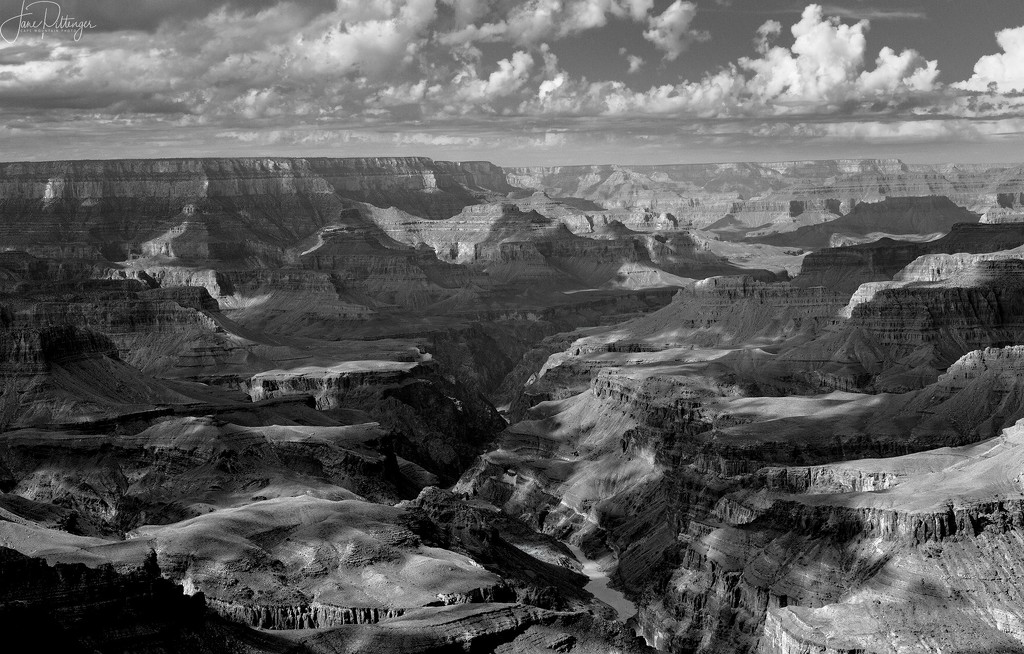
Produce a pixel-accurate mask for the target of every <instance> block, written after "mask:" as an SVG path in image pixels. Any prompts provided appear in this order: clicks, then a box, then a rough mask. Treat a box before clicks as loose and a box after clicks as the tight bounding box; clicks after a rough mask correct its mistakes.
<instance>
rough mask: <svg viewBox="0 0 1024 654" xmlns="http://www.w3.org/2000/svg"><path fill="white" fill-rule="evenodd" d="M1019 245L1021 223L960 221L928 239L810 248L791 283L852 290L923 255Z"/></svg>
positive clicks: (890, 275) (1022, 240)
mask: <svg viewBox="0 0 1024 654" xmlns="http://www.w3.org/2000/svg"><path fill="white" fill-rule="evenodd" d="M1021 245H1024V227H1022V225H1021V224H1017V223H1014V224H1001V225H987V224H979V225H971V224H964V223H960V224H957V225H954V226H953V229H952V230H951V231H950V233H949V234H947V235H946V236H943V237H942V238H940V239H937V240H934V241H929V242H927V243H912V242H906V241H896V240H893V239H889V238H883V239H880V240H878V241H875V242H873V243H863V244H859V245H852V246H848V247H838V248H826V249H823V250H818V251H817V252H812V253H811V254H808V255H807V256H806V257H805V258H804V261H803V266H802V267H801V269H800V274H799V275H798V276H797V278H796V279H795V280H794V283H795V284H796V285H799V286H827V287H829V288H833V289H836V290H837V291H844V292H852V291H853V290H855V289H856V288H857V287H858V286H859V285H860V284H863V283H865V282H874V281H882V280H887V279H892V278H893V276H894V275H895V274H896V273H897V272H899V271H900V270H902V269H903V268H905V267H906V266H907V265H909V264H910V263H911V262H913V261H914V260H915V259H917V258H918V257H921V256H924V255H928V254H954V253H959V252H965V253H984V252H998V251H1000V250H1010V249H1012V248H1016V247H1019V246H1021Z"/></svg>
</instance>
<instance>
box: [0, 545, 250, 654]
mask: <svg viewBox="0 0 1024 654" xmlns="http://www.w3.org/2000/svg"><path fill="white" fill-rule="evenodd" d="M205 622H206V611H205V606H204V598H203V596H202V595H197V596H191V597H190V596H187V595H184V594H183V592H182V588H181V586H179V585H176V584H174V583H172V582H170V581H168V580H166V579H162V578H161V577H160V569H159V568H158V567H156V564H155V560H152V559H151V560H149V561H148V562H147V565H146V566H145V567H143V568H140V569H134V570H130V571H127V572H124V573H119V572H117V571H115V570H114V569H113V567H112V566H109V565H106V566H101V567H99V568H88V567H86V566H84V565H81V564H77V565H67V564H58V565H55V566H50V565H47V563H46V561H44V560H42V559H33V558H29V557H27V556H24V555H22V554H19V553H18V552H16V551H14V550H11V549H8V548H6V547H4V548H0V623H3V624H5V625H9V626H11V627H14V626H15V625H16V626H17V628H18V629H20V630H22V631H23V633H24V634H25V635H26V636H28V635H31V637H32V639H33V641H34V645H35V647H38V648H39V649H44V650H47V651H75V652H78V651H123V652H146V651H168V650H175V649H177V648H188V647H189V643H190V641H200V640H201V639H202V637H203V635H204V632H206V628H207V627H206V625H205ZM206 635H207V636H209V635H210V634H209V632H207V633H206ZM230 644H231V643H230V641H229V642H228V643H223V644H222V645H221V646H220V647H218V646H217V645H215V644H213V643H209V644H206V645H200V646H199V651H204V652H209V651H225V652H226V651H230ZM234 644H236V645H237V644H239V643H237V641H236V642H235V643H234Z"/></svg>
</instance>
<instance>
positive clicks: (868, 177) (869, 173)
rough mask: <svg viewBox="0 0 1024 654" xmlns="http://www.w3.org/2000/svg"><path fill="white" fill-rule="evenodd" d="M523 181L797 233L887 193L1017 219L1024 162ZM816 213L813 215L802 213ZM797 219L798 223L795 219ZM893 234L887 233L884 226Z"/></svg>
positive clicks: (591, 169)
mask: <svg viewBox="0 0 1024 654" xmlns="http://www.w3.org/2000/svg"><path fill="white" fill-rule="evenodd" d="M506 173H507V175H508V180H509V182H510V183H511V184H513V185H515V186H521V187H524V188H533V189H537V190H542V191H545V192H548V193H549V194H551V195H564V196H573V197H578V198H584V199H587V200H591V201H593V202H595V203H597V204H599V205H601V206H602V207H603V208H605V209H606V210H608V211H611V212H613V213H616V215H617V217H618V215H621V216H622V218H621V219H622V220H623V222H625V223H626V224H627V225H629V226H630V227H631V228H634V229H645V228H646V229H650V226H649V225H645V224H644V221H642V220H637V219H635V218H634V219H631V218H630V212H629V209H631V208H635V207H646V208H647V209H649V210H651V211H654V212H656V213H658V212H661V213H668V214H671V215H672V216H673V218H674V219H675V220H677V221H679V224H692V225H693V226H695V227H698V228H705V227H707V228H711V229H713V230H716V231H719V232H720V233H722V234H723V235H725V234H734V235H736V236H743V235H744V234H745V233H747V232H751V231H764V230H755V229H754V228H759V227H762V226H768V225H770V229H769V230H768V231H771V232H779V231H790V230H792V229H794V228H799V227H800V226H801V225H811V224H813V223H815V222H823V221H827V220H831V219H834V218H837V217H839V216H841V215H844V214H847V213H849V212H850V211H851V210H852V209H853V208H854V207H855V206H856V205H857V204H858V203H861V202H869V203H871V202H879V201H883V200H885V198H887V197H893V198H895V197H915V196H916V197H925V196H942V197H945V198H948V199H949V200H950V201H952V202H953V203H955V204H956V205H958V206H960V207H964V208H966V209H968V210H970V211H973V212H975V213H977V214H986V212H991V214H992V216H993V219H992V222H996V220H997V216H998V219H1002V220H1006V221H1009V220H1015V218H1013V216H1016V214H1015V213H1012V211H1013V210H1012V209H1009V210H1007V209H1000V207H1001V206H1002V205H1007V204H1012V202H1011V201H1010V199H1011V197H1013V196H1014V194H1019V193H1020V192H1021V191H1022V190H1024V188H1022V185H1024V181H1022V180H1024V175H1022V174H1021V169H1020V167H1019V166H960V165H948V166H947V165H942V166H928V165H916V164H904V163H902V162H900V161H897V160H873V159H864V160H831V161H805V162H779V163H760V164H754V163H737V164H694V165H677V166H559V167H551V168H508V169H506ZM802 214H807V215H806V216H805V218H804V219H802V220H801V219H800V218H799V217H800V216H801V215H802ZM794 219H796V220H794ZM880 231H883V232H884V231H885V230H880Z"/></svg>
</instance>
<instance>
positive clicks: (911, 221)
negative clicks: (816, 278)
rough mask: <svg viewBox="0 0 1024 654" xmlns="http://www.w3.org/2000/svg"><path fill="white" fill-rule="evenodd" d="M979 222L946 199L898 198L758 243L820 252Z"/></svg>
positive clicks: (943, 231) (863, 205)
mask: <svg viewBox="0 0 1024 654" xmlns="http://www.w3.org/2000/svg"><path fill="white" fill-rule="evenodd" d="M979 218H980V216H979V215H978V214H976V213H973V212H971V211H968V210H967V209H964V208H962V207H960V206H958V205H956V204H954V203H953V202H952V201H951V200H950V199H949V198H946V197H939V196H928V197H894V198H886V199H885V200H882V201H881V202H861V203H858V204H857V205H855V206H854V207H853V209H852V210H851V211H850V212H849V213H847V214H845V215H843V216H842V217H839V218H836V219H835V220H832V221H829V222H827V223H824V224H818V225H810V226H806V227H801V228H799V229H796V230H794V231H791V232H784V233H781V234H773V235H768V236H763V237H756V238H755V239H754V240H757V241H758V242H762V243H771V244H774V245H788V246H798V247H804V248H815V249H816V248H824V247H828V246H830V245H833V244H835V242H836V241H839V240H844V239H849V240H855V239H859V238H870V236H869V235H871V234H891V235H897V234H906V235H910V236H918V235H928V234H943V235H944V234H946V233H947V232H949V231H950V230H951V229H952V228H953V226H954V225H956V224H958V223H976V222H978V220H979Z"/></svg>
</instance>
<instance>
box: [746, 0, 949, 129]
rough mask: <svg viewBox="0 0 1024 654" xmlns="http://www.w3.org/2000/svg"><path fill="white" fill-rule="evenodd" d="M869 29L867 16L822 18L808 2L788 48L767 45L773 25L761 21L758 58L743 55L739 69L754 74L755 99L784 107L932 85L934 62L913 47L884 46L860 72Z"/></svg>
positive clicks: (751, 88) (928, 88)
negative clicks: (849, 20) (848, 20)
mask: <svg viewBox="0 0 1024 654" xmlns="http://www.w3.org/2000/svg"><path fill="white" fill-rule="evenodd" d="M867 29H868V22H867V21H866V20H861V21H858V22H857V23H854V24H852V25H847V24H843V23H842V22H840V21H839V19H837V18H834V17H831V18H826V17H824V16H823V12H822V8H821V6H820V5H809V6H808V7H807V8H806V9H805V10H804V11H803V14H802V15H801V17H800V21H799V22H797V23H796V24H795V25H793V27H792V28H791V30H790V31H791V32H792V34H793V37H794V39H795V40H794V43H793V46H792V47H791V48H785V47H782V46H774V47H769V46H768V43H767V39H768V37H769V36H771V35H772V34H775V33H777V32H778V29H777V25H775V24H770V23H765V25H762V27H761V29H759V30H758V34H759V36H760V37H762V39H763V40H762V41H761V44H762V45H761V46H760V47H759V49H760V50H761V57H759V58H756V59H755V58H749V57H746V58H742V59H740V60H739V66H740V68H742V69H744V70H745V71H748V72H750V73H753V76H752V77H751V78H750V79H749V80H748V81H747V83H746V87H747V89H748V90H749V91H750V92H751V94H752V98H753V99H754V101H755V102H758V103H762V104H766V103H773V104H778V105H779V107H780V108H781V109H783V110H784V109H785V108H786V107H797V108H800V107H806V106H808V105H810V106H829V105H836V104H839V103H845V102H851V101H863V100H867V99H870V98H874V97H879V96H886V97H888V98H890V99H891V98H892V97H893V96H896V95H900V94H906V93H909V92H914V91H916V92H927V91H931V90H932V89H933V88H934V87H935V84H936V82H935V80H936V77H937V75H938V65H937V62H935V61H924V60H923V59H922V57H921V56H920V55H919V54H918V53H917V52H916V51H914V50H904V51H902V52H901V53H899V54H896V52H895V51H894V50H892V48H889V47H885V48H883V49H882V51H881V53H880V54H879V56H878V59H877V61H876V62H875V68H874V70H870V71H868V70H864V58H865V51H866V49H867V38H866V36H865V34H866V32H867Z"/></svg>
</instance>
